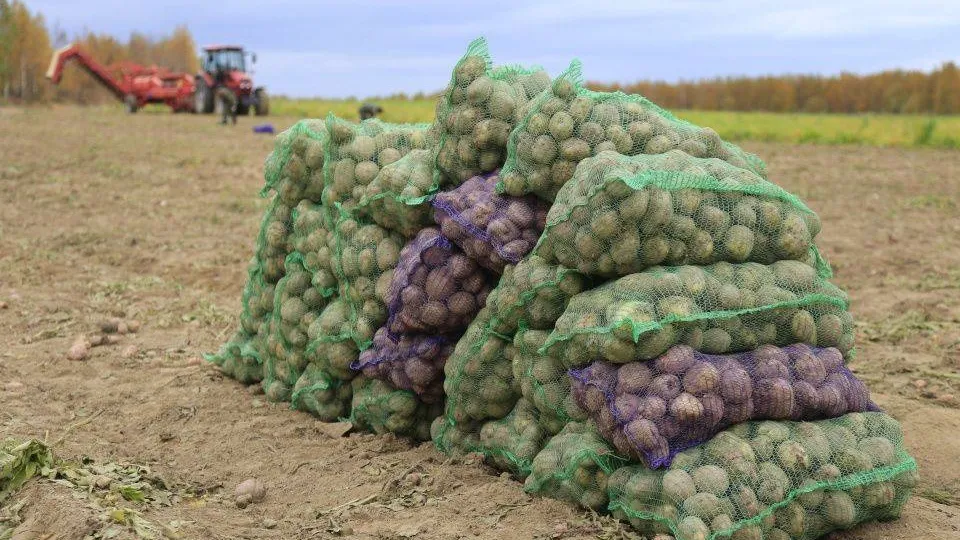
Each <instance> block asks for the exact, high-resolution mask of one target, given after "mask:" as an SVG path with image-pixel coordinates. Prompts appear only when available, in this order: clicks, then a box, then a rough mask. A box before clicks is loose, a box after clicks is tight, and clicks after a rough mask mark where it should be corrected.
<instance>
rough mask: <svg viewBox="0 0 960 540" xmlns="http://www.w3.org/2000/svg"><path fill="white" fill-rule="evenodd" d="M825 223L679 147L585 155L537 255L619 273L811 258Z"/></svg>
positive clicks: (756, 181) (742, 172) (783, 196)
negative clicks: (643, 152)
mask: <svg viewBox="0 0 960 540" xmlns="http://www.w3.org/2000/svg"><path fill="white" fill-rule="evenodd" d="M818 232H820V219H819V218H818V217H817V215H816V214H814V213H813V212H812V211H811V210H810V209H809V208H807V206H806V205H805V204H803V203H802V202H801V201H800V199H798V198H797V197H795V196H794V195H792V194H790V193H788V192H786V191H785V190H784V189H783V188H780V187H779V186H777V185H775V184H772V183H770V182H767V181H766V180H764V179H763V178H761V177H760V176H759V175H757V174H756V173H753V172H751V171H749V170H746V169H741V168H738V167H735V166H733V165H731V164H729V163H727V162H725V161H721V160H719V159H714V158H710V159H705V158H695V157H692V156H690V155H687V154H685V153H683V152H682V151H680V150H670V151H669V152H667V153H665V154H657V155H639V156H633V157H627V156H622V155H620V154H617V153H616V152H611V151H605V152H601V153H599V154H597V155H596V156H595V157H592V158H588V159H585V160H583V161H581V162H580V165H579V166H577V169H576V172H575V173H574V175H573V178H572V179H571V180H570V181H569V182H567V183H566V184H565V185H564V186H563V187H562V188H561V189H560V192H559V193H558V194H557V198H556V200H555V201H554V204H553V206H552V207H551V208H550V215H549V216H548V217H547V228H546V231H545V233H544V235H543V239H542V240H541V241H540V243H539V245H538V246H537V250H536V253H537V254H538V255H540V256H541V257H543V258H545V259H547V260H549V261H554V262H558V263H560V264H562V265H564V266H568V267H570V268H576V269H578V270H580V271H581V272H583V273H584V274H589V275H596V276H603V277H614V276H624V275H627V274H632V273H634V272H640V271H641V270H644V269H645V268H648V267H650V266H655V265H658V264H664V265H670V266H680V265H685V264H710V263H714V262H718V261H729V262H743V261H754V262H759V263H763V264H770V263H773V262H776V261H778V260H783V259H793V260H810V262H811V263H813V264H815V265H817V266H818V269H819V270H820V272H821V275H829V266H827V265H826V263H825V262H824V261H823V260H822V259H821V258H820V257H819V252H818V251H817V250H816V248H815V247H814V245H813V238H814V237H815V236H816V234H817V233H818Z"/></svg>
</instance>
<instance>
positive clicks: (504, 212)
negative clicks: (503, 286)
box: [433, 172, 550, 274]
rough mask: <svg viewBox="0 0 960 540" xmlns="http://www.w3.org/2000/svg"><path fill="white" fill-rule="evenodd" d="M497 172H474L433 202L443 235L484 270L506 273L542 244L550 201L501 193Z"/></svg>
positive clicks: (530, 196) (440, 194)
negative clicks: (542, 234) (506, 269)
mask: <svg viewBox="0 0 960 540" xmlns="http://www.w3.org/2000/svg"><path fill="white" fill-rule="evenodd" d="M499 181H500V177H499V176H498V175H497V173H496V172H493V173H490V174H486V175H482V176H474V177H473V178H471V179H469V180H467V181H466V182H464V183H463V184H461V185H460V186H459V187H457V188H456V189H454V190H451V191H445V192H443V193H439V194H438V195H437V197H436V198H435V199H434V200H433V207H434V212H433V214H434V220H435V221H436V222H437V223H438V224H439V225H440V229H441V230H442V231H443V235H444V236H446V237H447V238H449V239H450V240H452V241H453V242H454V243H455V244H457V245H458V246H460V247H461V248H462V249H463V251H464V252H465V253H466V254H467V255H469V256H470V257H471V258H473V259H474V260H476V261H477V262H478V263H480V265H481V266H483V267H484V268H487V269H490V270H493V271H494V272H497V273H498V274H499V273H502V272H503V267H504V266H506V265H507V264H510V263H517V262H519V261H520V259H522V258H523V257H524V256H525V255H526V254H528V253H530V251H532V250H533V247H534V246H535V245H537V240H539V238H540V234H541V233H542V232H543V228H544V226H545V225H546V221H547V211H548V210H550V204H549V203H547V202H546V201H543V200H541V199H538V198H537V197H534V196H532V195H527V196H524V197H511V196H509V195H498V194H497V193H496V192H495V191H494V188H495V187H496V185H497V182H499Z"/></svg>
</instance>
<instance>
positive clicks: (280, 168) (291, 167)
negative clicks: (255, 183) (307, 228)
mask: <svg viewBox="0 0 960 540" xmlns="http://www.w3.org/2000/svg"><path fill="white" fill-rule="evenodd" d="M326 141H327V127H326V125H324V122H323V120H301V121H299V122H297V123H296V124H294V125H293V126H292V127H291V128H290V129H288V130H286V131H284V132H283V133H281V134H280V135H277V138H276V140H275V141H274V148H273V152H272V153H271V154H270V156H268V157H267V161H266V164H265V166H264V178H265V179H266V182H265V183H264V186H263V190H261V192H260V195H261V196H266V195H267V194H268V193H269V192H270V191H271V190H276V193H277V199H278V200H280V201H281V202H282V203H283V204H284V205H286V206H288V207H290V208H292V207H294V206H296V205H297V204H298V203H299V202H300V201H302V200H310V201H313V202H320V196H321V195H322V194H323V160H324V145H325V144H326Z"/></svg>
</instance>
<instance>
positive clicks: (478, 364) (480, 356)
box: [431, 308, 520, 452]
mask: <svg viewBox="0 0 960 540" xmlns="http://www.w3.org/2000/svg"><path fill="white" fill-rule="evenodd" d="M490 319H491V315H490V310H489V308H484V309H482V310H480V313H478V314H477V316H476V318H475V319H474V320H473V322H472V323H470V326H469V327H467V330H466V333H464V335H463V337H461V338H460V341H458V342H457V345H456V347H455V348H454V350H453V354H451V355H450V357H449V358H448V359H447V363H446V365H445V366H444V368H443V372H444V381H443V391H444V393H445V394H446V395H447V403H446V409H445V411H444V416H443V417H442V421H441V422H439V423H438V424H437V425H435V426H433V428H432V429H431V431H432V434H433V439H434V442H435V443H436V444H437V446H438V448H440V449H441V450H442V451H444V452H451V451H457V450H459V451H467V452H470V451H472V448H471V445H475V444H476V435H477V433H478V431H479V429H480V427H481V426H480V424H479V423H480V422H485V421H489V420H498V419H500V418H503V417H505V416H506V415H507V414H509V413H510V411H511V410H513V407H514V406H515V405H516V403H517V400H518V399H519V397H520V388H519V381H517V380H515V379H514V378H513V353H514V351H513V343H512V342H511V341H512V338H510V337H509V336H504V335H502V334H498V333H497V332H494V331H493V330H492V329H491V328H490Z"/></svg>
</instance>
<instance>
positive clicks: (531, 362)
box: [512, 329, 587, 435]
mask: <svg viewBox="0 0 960 540" xmlns="http://www.w3.org/2000/svg"><path fill="white" fill-rule="evenodd" d="M548 335H549V332H547V331H545V330H528V329H523V330H521V331H519V332H517V334H516V336H514V340H513V346H514V350H515V353H514V356H513V359H512V373H513V376H514V377H515V379H516V380H517V381H519V384H520V391H521V394H522V395H523V397H524V399H525V400H526V401H527V402H529V403H530V404H531V405H533V407H534V408H535V411H536V413H537V417H538V419H539V422H540V424H541V426H542V427H543V429H544V430H545V431H546V433H548V434H550V435H555V434H556V433H558V432H559V431H560V430H561V429H562V428H563V426H564V425H566V424H567V423H568V422H571V421H582V420H585V419H586V417H587V414H586V412H585V411H584V410H582V409H581V407H580V406H579V405H578V404H577V401H576V400H575V399H574V396H572V395H571V387H570V378H569V377H568V376H567V370H566V369H565V368H564V366H563V364H562V363H560V362H559V361H558V360H557V359H555V358H552V357H550V356H546V355H541V354H539V353H538V352H537V350H538V349H539V348H540V347H541V346H542V345H543V343H544V341H545V340H546V339H547V336H548Z"/></svg>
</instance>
